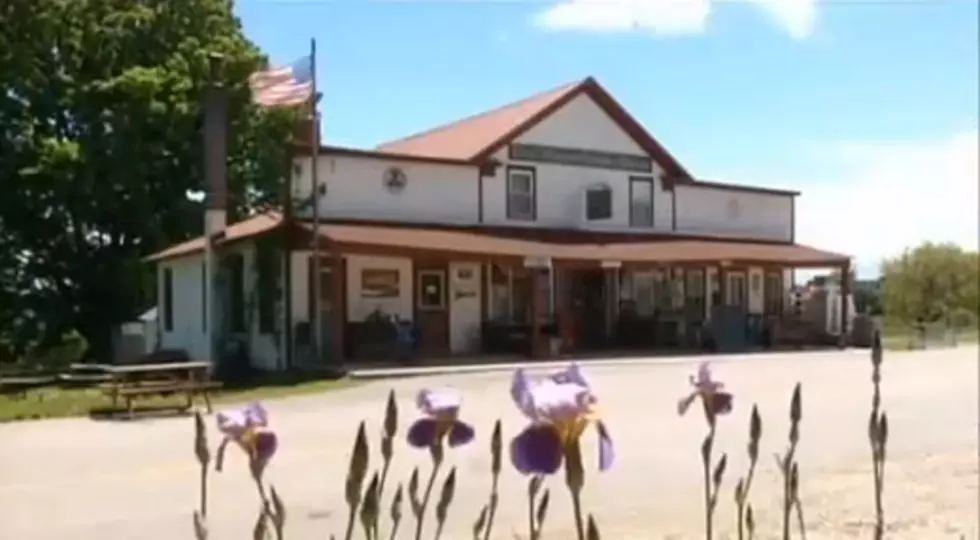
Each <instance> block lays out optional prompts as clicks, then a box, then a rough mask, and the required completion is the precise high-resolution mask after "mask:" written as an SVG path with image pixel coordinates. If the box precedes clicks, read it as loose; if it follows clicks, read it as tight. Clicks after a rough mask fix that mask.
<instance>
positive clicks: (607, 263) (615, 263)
mask: <svg viewBox="0 0 980 540" xmlns="http://www.w3.org/2000/svg"><path fill="white" fill-rule="evenodd" d="M600 266H602V268H621V267H622V266H623V261H602V263H601V264H600Z"/></svg>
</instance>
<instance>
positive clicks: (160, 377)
mask: <svg viewBox="0 0 980 540" xmlns="http://www.w3.org/2000/svg"><path fill="white" fill-rule="evenodd" d="M210 368H211V364H209V363H208V362H163V363H157V364H135V365H108V364H79V365H73V366H72V369H73V370H75V371H87V372H89V373H93V372H95V373H99V374H101V375H103V376H105V377H106V381H105V382H104V383H103V384H102V385H101V387H102V391H103V392H104V393H105V394H106V395H107V396H109V398H111V399H112V406H113V408H114V409H118V408H119V401H120V400H122V401H123V403H125V405H126V412H127V413H128V414H129V416H130V417H132V416H133V412H134V411H133V402H134V401H135V400H138V399H142V398H149V397H155V396H170V395H174V394H183V395H184V396H186V398H187V401H186V406H185V408H186V409H190V408H191V407H192V406H193V405H194V398H195V397H196V396H200V397H201V398H203V399H204V403H205V405H206V406H207V410H208V412H209V413H210V412H211V411H212V409H211V396H210V392H211V391H212V390H215V389H217V388H220V387H221V383H220V382H218V381H212V380H211V375H210Z"/></svg>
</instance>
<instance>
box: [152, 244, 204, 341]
mask: <svg viewBox="0 0 980 540" xmlns="http://www.w3.org/2000/svg"><path fill="white" fill-rule="evenodd" d="M203 261H204V258H203V257H201V256H191V257H184V258H181V259H176V260H172V261H166V262H163V263H161V264H160V265H159V266H157V299H158V304H157V308H158V309H157V313H158V317H159V321H160V347H161V348H163V349H183V350H185V351H187V354H189V355H190V357H191V358H192V359H195V360H207V359H209V358H210V355H211V351H210V350H209V345H208V334H207V332H205V330H204V322H203V321H204V318H203V313H204V310H203V309H202V305H201V302H202V299H203V298H204V282H203V281H202V279H201V265H202V263H203ZM168 269H169V270H170V272H171V276H172V280H173V281H172V287H171V290H172V291H173V294H172V295H171V296H170V298H167V297H166V294H165V292H166V289H165V286H164V276H165V273H166V270H168ZM167 301H169V302H171V309H172V310H173V326H172V327H171V328H167V327H166V302H167Z"/></svg>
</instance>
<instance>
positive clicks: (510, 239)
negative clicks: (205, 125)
mask: <svg viewBox="0 0 980 540" xmlns="http://www.w3.org/2000/svg"><path fill="white" fill-rule="evenodd" d="M283 224H284V222H283V218H282V216H281V215H280V214H279V213H277V212H269V213H266V214H261V215H257V216H253V217H251V218H248V219H246V220H243V221H240V222H238V223H234V224H232V225H229V226H228V227H227V229H225V231H224V234H223V236H222V237H221V238H220V239H218V241H217V243H218V244H219V245H227V244H229V243H234V242H237V241H243V240H247V239H249V238H253V237H257V236H260V235H263V234H267V233H270V232H272V231H275V230H277V229H279V228H280V227H281V226H282V225H283ZM294 224H295V225H294V226H295V227H297V229H299V230H301V231H303V232H305V233H307V234H309V233H310V232H312V225H311V224H310V223H309V222H294ZM319 234H320V236H321V237H322V238H323V240H324V242H326V243H327V244H328V245H331V246H334V247H336V248H338V249H339V250H340V251H346V252H359V253H367V254H376V255H394V256H410V255H417V254H431V255H439V256H448V257H453V256H455V257H463V258H470V259H492V258H496V259H515V260H520V259H524V258H526V257H547V258H551V259H554V260H557V261H571V262H584V263H590V262H591V263H595V264H599V263H601V262H602V261H618V262H622V263H627V264H628V263H639V264H643V263H655V264H699V263H705V264H710V263H718V262H721V261H723V262H726V263H731V264H740V263H741V264H757V265H781V266H792V267H800V268H802V267H828V266H839V265H842V264H845V263H846V262H848V261H849V260H850V257H849V256H847V255H843V254H840V253H834V252H830V251H823V250H819V249H816V248H812V247H809V246H804V245H801V244H790V243H779V242H766V241H761V240H759V241H746V240H740V239H728V238H711V237H694V236H680V235H669V234H654V235H651V234H643V235H639V234H626V233H606V232H589V231H572V230H561V231H558V230H549V229H532V228H513V227H511V228H503V227H498V228H490V227H487V228H483V227H448V226H433V225H428V226H426V225H408V224H398V225H395V224H377V223H335V222H328V223H323V224H321V225H320V226H319ZM204 247H205V239H204V237H203V236H202V237H198V238H194V239H191V240H188V241H186V242H182V243H180V244H176V245H174V246H171V247H169V248H167V249H165V250H163V251H160V252H158V253H155V254H153V255H150V256H149V257H147V258H146V259H145V260H146V261H150V262H154V261H162V260H166V259H173V258H178V257H183V256H188V255H193V254H196V253H200V252H202V251H203V250H204Z"/></svg>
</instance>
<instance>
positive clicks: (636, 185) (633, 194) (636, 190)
mask: <svg viewBox="0 0 980 540" xmlns="http://www.w3.org/2000/svg"><path fill="white" fill-rule="evenodd" d="M630 227H653V178H649V177H642V176H634V177H631V178H630Z"/></svg>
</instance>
